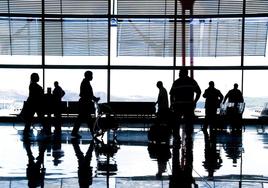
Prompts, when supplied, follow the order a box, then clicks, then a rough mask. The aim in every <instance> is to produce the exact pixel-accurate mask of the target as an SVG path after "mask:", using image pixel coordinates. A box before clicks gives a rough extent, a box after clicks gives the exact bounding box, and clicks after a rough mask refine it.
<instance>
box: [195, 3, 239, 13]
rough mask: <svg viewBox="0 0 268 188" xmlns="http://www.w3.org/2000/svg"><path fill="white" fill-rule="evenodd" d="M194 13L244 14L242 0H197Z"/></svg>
mask: <svg viewBox="0 0 268 188" xmlns="http://www.w3.org/2000/svg"><path fill="white" fill-rule="evenodd" d="M193 10H194V15H219V14H242V12H243V1H241V0H196V1H195V2H194V7H193Z"/></svg>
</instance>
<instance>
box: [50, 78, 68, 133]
mask: <svg viewBox="0 0 268 188" xmlns="http://www.w3.org/2000/svg"><path fill="white" fill-rule="evenodd" d="M52 94H53V99H54V116H55V123H54V126H55V131H54V133H55V136H60V135H61V113H62V110H63V109H62V101H61V99H62V97H63V96H64V95H65V91H64V90H63V89H62V88H61V87H60V86H59V82H58V81H55V82H54V90H53V93H52Z"/></svg>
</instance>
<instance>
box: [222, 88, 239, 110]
mask: <svg viewBox="0 0 268 188" xmlns="http://www.w3.org/2000/svg"><path fill="white" fill-rule="evenodd" d="M227 100H228V102H229V103H234V105H235V106H236V105H237V104H238V103H241V102H244V97H243V94H242V92H241V91H240V90H239V89H238V84H237V83H235V84H234V88H233V89H231V90H229V91H228V93H227V94H226V95H225V97H224V99H223V104H224V103H225V102H226V101H227Z"/></svg>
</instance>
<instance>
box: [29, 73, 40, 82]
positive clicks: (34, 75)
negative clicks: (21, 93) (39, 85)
mask: <svg viewBox="0 0 268 188" xmlns="http://www.w3.org/2000/svg"><path fill="white" fill-rule="evenodd" d="M31 82H33V83H36V82H39V75H38V74H37V73H35V72H34V73H32V74H31Z"/></svg>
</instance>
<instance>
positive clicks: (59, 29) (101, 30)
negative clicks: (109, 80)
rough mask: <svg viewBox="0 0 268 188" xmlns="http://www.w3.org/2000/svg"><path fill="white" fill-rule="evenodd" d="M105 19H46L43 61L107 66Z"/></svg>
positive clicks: (106, 28)
mask: <svg viewBox="0 0 268 188" xmlns="http://www.w3.org/2000/svg"><path fill="white" fill-rule="evenodd" d="M107 24H108V22H107V19H97V18H96V19H95V18H94V19H84V18H80V19H64V20H63V22H61V20H60V19H47V20H46V41H45V42H46V44H45V46H46V63H47V64H61V65H62V64H63V65H107V60H108V58H107V55H108V27H107Z"/></svg>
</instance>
